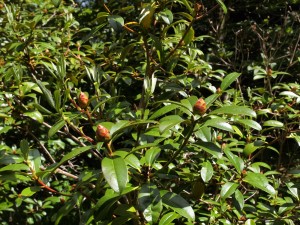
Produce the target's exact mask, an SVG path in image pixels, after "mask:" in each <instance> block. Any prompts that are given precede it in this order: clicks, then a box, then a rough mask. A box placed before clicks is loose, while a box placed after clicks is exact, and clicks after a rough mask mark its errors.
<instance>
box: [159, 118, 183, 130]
mask: <svg viewBox="0 0 300 225" xmlns="http://www.w3.org/2000/svg"><path fill="white" fill-rule="evenodd" d="M182 121H183V119H182V118H181V117H180V116H177V115H173V116H166V117H164V118H163V119H161V120H160V123H159V131H160V133H161V134H162V133H164V132H165V131H166V130H169V129H171V128H173V127H174V126H176V125H177V124H180V123H181V122H182Z"/></svg>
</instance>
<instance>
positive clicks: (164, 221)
mask: <svg viewBox="0 0 300 225" xmlns="http://www.w3.org/2000/svg"><path fill="white" fill-rule="evenodd" d="M177 218H178V214H177V213H175V212H169V213H167V214H165V215H164V216H163V217H162V218H161V219H160V221H159V224H158V225H171V224H173V223H172V222H173V220H175V219H177Z"/></svg>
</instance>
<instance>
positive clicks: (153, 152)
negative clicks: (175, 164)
mask: <svg viewBox="0 0 300 225" xmlns="http://www.w3.org/2000/svg"><path fill="white" fill-rule="evenodd" d="M159 154H160V148H157V147H154V148H150V149H148V150H147V151H146V154H145V160H146V163H147V165H148V166H149V167H152V165H153V164H154V163H155V161H156V159H157V158H158V156H159Z"/></svg>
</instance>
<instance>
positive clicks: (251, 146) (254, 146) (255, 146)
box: [243, 141, 264, 156]
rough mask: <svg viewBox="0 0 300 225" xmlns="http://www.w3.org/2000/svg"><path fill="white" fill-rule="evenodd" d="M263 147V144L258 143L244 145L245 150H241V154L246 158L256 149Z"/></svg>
mask: <svg viewBox="0 0 300 225" xmlns="http://www.w3.org/2000/svg"><path fill="white" fill-rule="evenodd" d="M263 145H264V143H263V142H260V141H255V142H253V143H249V144H246V145H245V148H244V150H243V153H244V154H245V155H246V156H249V155H250V154H252V153H253V152H255V151H256V150H257V149H259V148H261V147H262V146H263Z"/></svg>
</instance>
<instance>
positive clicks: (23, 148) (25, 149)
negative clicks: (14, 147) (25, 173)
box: [20, 139, 29, 160]
mask: <svg viewBox="0 0 300 225" xmlns="http://www.w3.org/2000/svg"><path fill="white" fill-rule="evenodd" d="M20 149H21V152H22V155H23V157H24V159H25V160H27V159H28V152H29V144H28V141H27V140H25V139H23V140H21V142H20Z"/></svg>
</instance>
